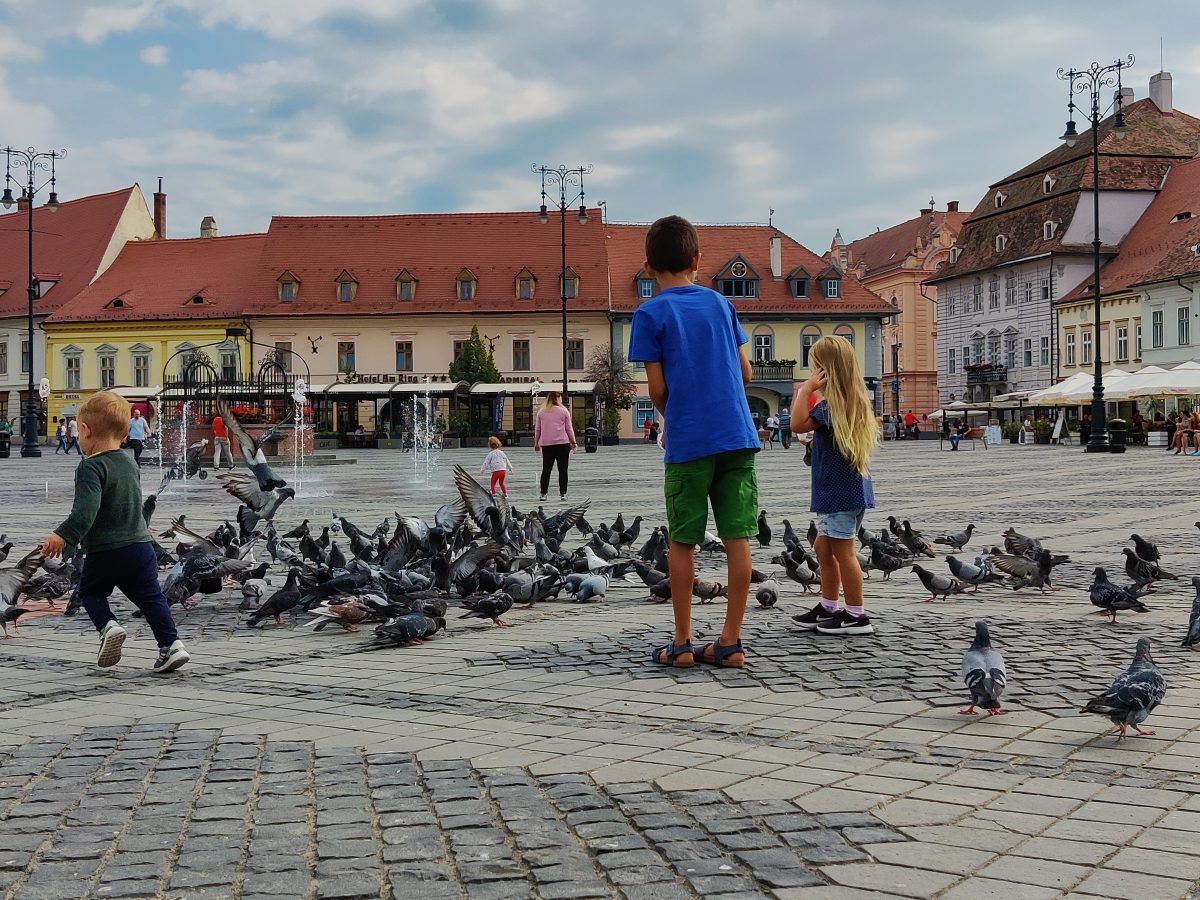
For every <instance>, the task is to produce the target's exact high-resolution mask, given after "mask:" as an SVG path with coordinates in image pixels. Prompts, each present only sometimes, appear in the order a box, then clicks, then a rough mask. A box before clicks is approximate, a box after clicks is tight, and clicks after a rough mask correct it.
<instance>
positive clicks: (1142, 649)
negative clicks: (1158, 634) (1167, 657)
mask: <svg viewBox="0 0 1200 900" xmlns="http://www.w3.org/2000/svg"><path fill="white" fill-rule="evenodd" d="M1166 695H1167V683H1166V682H1165V681H1164V680H1163V677H1162V673H1161V672H1159V671H1158V667H1157V666H1156V665H1154V660H1153V659H1151V657H1150V638H1145V637H1144V638H1139V639H1138V642H1137V650H1136V652H1135V653H1134V655H1133V662H1132V663H1131V664H1130V666H1129V668H1128V669H1126V670H1125V671H1124V672H1122V673H1121V674H1120V675H1118V676H1117V677H1116V680H1114V681H1113V683H1112V685H1110V686H1109V689H1108V690H1107V691H1105V692H1104V693H1103V694H1101V695H1100V696H1099V697H1095V698H1093V699H1091V700H1089V701H1088V702H1087V703H1086V704H1085V705H1084V707H1083V709H1082V712H1090V713H1095V714H1096V715H1099V716H1104V717H1105V718H1107V719H1108V720H1109V721H1110V722H1112V723H1113V724H1114V725H1116V726H1117V729H1116V730H1117V741H1118V742H1120V741H1123V740H1124V739H1125V732H1126V731H1127V730H1128V729H1129V726H1130V725H1132V726H1133V730H1134V731H1136V732H1137V733H1138V734H1139V735H1143V736H1147V735H1152V734H1154V732H1153V731H1150V730H1148V729H1143V728H1140V727H1138V726H1140V725H1141V724H1142V723H1143V722H1145V721H1146V719H1147V718H1149V716H1150V713H1152V712H1153V711H1154V709H1155V707H1157V706H1158V704H1160V703H1161V702H1162V699H1163V697H1165V696H1166Z"/></svg>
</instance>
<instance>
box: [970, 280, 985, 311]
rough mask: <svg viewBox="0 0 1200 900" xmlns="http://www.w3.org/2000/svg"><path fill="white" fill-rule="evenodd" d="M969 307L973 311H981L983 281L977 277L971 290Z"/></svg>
mask: <svg viewBox="0 0 1200 900" xmlns="http://www.w3.org/2000/svg"><path fill="white" fill-rule="evenodd" d="M971 309H972V310H974V311H975V312H983V282H982V281H979V280H978V279H976V281H975V287H974V288H973V289H972V291H971Z"/></svg>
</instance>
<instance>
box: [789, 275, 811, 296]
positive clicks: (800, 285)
mask: <svg viewBox="0 0 1200 900" xmlns="http://www.w3.org/2000/svg"><path fill="white" fill-rule="evenodd" d="M792 296H793V297H795V298H796V299H797V300H806V299H807V298H808V279H807V278H795V279H793V280H792Z"/></svg>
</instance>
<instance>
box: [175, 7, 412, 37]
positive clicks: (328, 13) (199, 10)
mask: <svg viewBox="0 0 1200 900" xmlns="http://www.w3.org/2000/svg"><path fill="white" fill-rule="evenodd" d="M168 2H169V3H170V4H171V5H172V6H175V7H177V8H179V9H182V10H185V11H187V12H190V13H193V14H195V15H196V17H197V18H198V19H199V20H200V22H201V24H202V25H204V27H206V28H212V27H214V26H217V25H232V26H234V27H235V28H242V29H246V30H247V31H258V32H262V33H263V34H265V35H267V36H268V37H272V38H298V37H305V36H307V37H309V38H317V37H319V35H314V34H310V33H308V31H309V29H310V28H311V27H312V26H313V25H315V24H317V23H318V22H321V21H323V20H326V19H329V18H331V17H335V16H336V17H341V18H345V19H357V20H367V21H374V22H386V21H398V20H400V19H402V18H403V17H404V16H405V15H407V14H408V12H409V11H410V10H412V9H413V8H415V7H417V6H420V5H422V2H423V0H355V2H353V3H347V2H346V0H168Z"/></svg>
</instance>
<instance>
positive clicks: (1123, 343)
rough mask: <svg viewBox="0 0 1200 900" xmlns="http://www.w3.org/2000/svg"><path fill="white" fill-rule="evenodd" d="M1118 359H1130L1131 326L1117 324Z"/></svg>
mask: <svg viewBox="0 0 1200 900" xmlns="http://www.w3.org/2000/svg"><path fill="white" fill-rule="evenodd" d="M1117 359H1121V360H1126V359H1129V326H1128V325H1118V326H1117Z"/></svg>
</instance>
